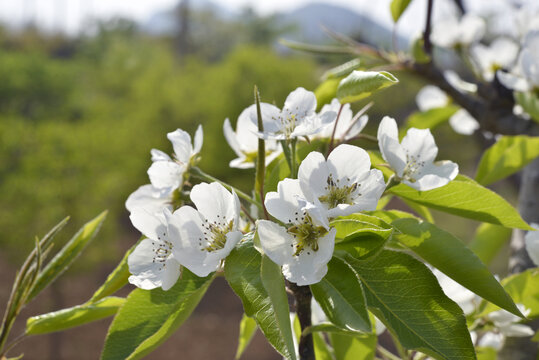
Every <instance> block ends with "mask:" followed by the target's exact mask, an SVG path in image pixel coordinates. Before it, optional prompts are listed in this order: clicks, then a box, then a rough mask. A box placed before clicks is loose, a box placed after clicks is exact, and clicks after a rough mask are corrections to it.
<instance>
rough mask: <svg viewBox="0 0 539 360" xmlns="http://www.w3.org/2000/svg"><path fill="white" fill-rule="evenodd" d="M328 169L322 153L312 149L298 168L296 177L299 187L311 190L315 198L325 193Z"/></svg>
mask: <svg viewBox="0 0 539 360" xmlns="http://www.w3.org/2000/svg"><path fill="white" fill-rule="evenodd" d="M328 176H329V170H328V168H327V165H326V159H325V158H324V155H322V154H321V153H319V152H317V151H313V152H311V153H309V155H307V157H306V158H305V159H304V160H303V161H302V162H301V164H300V166H299V170H298V179H299V182H300V186H301V189H302V190H304V191H309V190H311V191H312V193H313V195H314V196H316V197H317V198H318V197H320V196H322V195H323V194H325V192H326V191H325V189H324V188H325V187H326V186H327V178H328Z"/></svg>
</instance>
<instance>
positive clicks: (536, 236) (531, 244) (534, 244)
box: [524, 223, 539, 266]
mask: <svg viewBox="0 0 539 360" xmlns="http://www.w3.org/2000/svg"><path fill="white" fill-rule="evenodd" d="M531 226H532V227H533V228H535V229H537V230H536V231H528V233H527V234H526V236H524V241H525V242H526V251H528V255H529V256H530V259H532V261H533V263H534V264H535V265H536V266H539V224H535V223H532V224H531Z"/></svg>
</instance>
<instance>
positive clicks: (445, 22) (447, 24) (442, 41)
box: [430, 17, 460, 47]
mask: <svg viewBox="0 0 539 360" xmlns="http://www.w3.org/2000/svg"><path fill="white" fill-rule="evenodd" d="M458 26H459V24H458V21H457V20H456V19H454V18H452V17H449V18H445V19H442V20H440V21H438V22H436V23H435V24H434V26H433V27H432V32H431V36H430V39H431V41H432V43H433V44H435V45H436V46H440V47H452V46H454V45H455V44H456V43H458V37H459V35H460V34H459V32H458Z"/></svg>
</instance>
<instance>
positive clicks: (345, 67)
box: [317, 58, 361, 100]
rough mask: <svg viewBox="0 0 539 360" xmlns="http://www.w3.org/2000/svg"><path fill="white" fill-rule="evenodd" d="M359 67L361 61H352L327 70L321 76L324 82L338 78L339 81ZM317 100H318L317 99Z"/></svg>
mask: <svg viewBox="0 0 539 360" xmlns="http://www.w3.org/2000/svg"><path fill="white" fill-rule="evenodd" d="M360 66H361V60H360V59H359V58H357V59H352V60H350V61H347V62H345V63H344V64H341V65H339V66H336V67H334V68H331V69H329V70H328V71H326V72H325V73H324V75H322V78H323V79H324V80H327V79H335V78H339V81H340V80H341V79H342V78H343V77H345V76H347V75H348V74H350V73H351V72H352V71H354V70H357V69H358V68H359V67H360ZM317 100H318V99H317Z"/></svg>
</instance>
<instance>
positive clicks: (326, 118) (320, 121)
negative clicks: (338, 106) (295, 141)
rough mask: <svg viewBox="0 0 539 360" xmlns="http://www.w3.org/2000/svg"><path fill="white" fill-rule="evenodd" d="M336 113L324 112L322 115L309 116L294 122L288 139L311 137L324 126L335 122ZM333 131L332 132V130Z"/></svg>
mask: <svg viewBox="0 0 539 360" xmlns="http://www.w3.org/2000/svg"><path fill="white" fill-rule="evenodd" d="M336 116H337V113H335V112H333V111H326V112H325V113H323V114H322V115H316V114H314V115H311V116H308V117H304V118H303V119H302V120H301V121H297V122H296V127H295V128H294V131H292V134H290V137H292V138H294V137H299V136H311V135H314V134H317V133H319V132H320V131H322V130H323V129H324V128H325V127H326V126H328V125H329V124H331V123H332V122H334V121H335V118H336ZM332 131H333V130H332Z"/></svg>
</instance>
